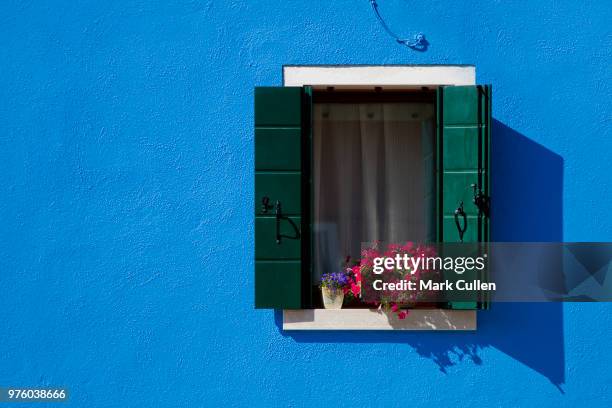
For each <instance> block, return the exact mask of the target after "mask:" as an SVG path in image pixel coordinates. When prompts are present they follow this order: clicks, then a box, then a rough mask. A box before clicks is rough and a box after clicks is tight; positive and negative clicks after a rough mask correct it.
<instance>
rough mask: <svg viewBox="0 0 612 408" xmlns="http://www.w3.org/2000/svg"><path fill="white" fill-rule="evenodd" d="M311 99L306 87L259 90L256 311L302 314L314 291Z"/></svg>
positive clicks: (257, 100)
mask: <svg viewBox="0 0 612 408" xmlns="http://www.w3.org/2000/svg"><path fill="white" fill-rule="evenodd" d="M309 95H310V89H308V88H301V87H257V88H255V307H256V308H270V309H272V308H274V309H299V308H301V307H303V304H304V303H305V302H304V301H305V297H306V295H305V293H307V290H309V287H310V284H309V282H307V278H308V277H307V274H306V272H305V271H306V268H307V264H308V262H307V261H308V259H309V257H308V256H304V254H305V253H308V252H309V242H310V236H309V235H310V234H309V232H308V230H309V224H308V223H309V217H308V214H309V212H308V211H309V208H308V207H309V204H308V203H309V200H308V198H309V191H310V187H309V180H308V173H309V172H308V167H309V159H308V160H304V159H303V157H308V158H310V153H309V149H310V148H309V141H310V137H309V136H310V97H309ZM307 152H308V154H307V155H305V154H304V153H307ZM265 197H267V199H268V205H267V206H264V204H263V200H264V198H265ZM277 203H278V205H279V206H280V214H279V216H278V217H277V215H276V212H277ZM278 235H280V236H278ZM277 238H278V241H277Z"/></svg>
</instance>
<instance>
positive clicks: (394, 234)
mask: <svg viewBox="0 0 612 408" xmlns="http://www.w3.org/2000/svg"><path fill="white" fill-rule="evenodd" d="M314 115H315V116H314V131H313V139H314V140H313V181H314V234H315V235H314V255H315V265H314V266H315V268H314V271H315V276H314V278H315V279H318V278H319V277H320V274H322V273H326V272H332V271H337V270H339V268H340V266H341V264H342V261H343V259H344V258H345V257H346V256H347V255H350V256H351V257H352V258H353V259H358V258H359V253H360V249H361V243H362V242H372V241H375V240H380V241H386V242H403V241H418V242H428V241H433V239H434V238H435V222H434V209H435V201H434V200H435V182H434V181H435V178H434V171H435V167H434V166H435V163H434V159H435V155H434V151H435V136H434V123H433V118H434V111H433V105H431V104H426V103H367V104H366V103H361V104H345V103H329V104H315V107H314Z"/></svg>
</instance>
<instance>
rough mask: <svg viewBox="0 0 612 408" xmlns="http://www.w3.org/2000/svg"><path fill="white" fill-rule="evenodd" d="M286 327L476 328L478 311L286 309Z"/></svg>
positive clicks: (329, 328) (347, 328) (284, 314)
mask: <svg viewBox="0 0 612 408" xmlns="http://www.w3.org/2000/svg"><path fill="white" fill-rule="evenodd" d="M283 330H476V311H475V310H445V309H413V310H410V313H409V314H408V316H407V317H406V318H405V319H404V320H400V319H398V318H397V316H395V314H393V313H390V314H389V315H387V314H386V313H384V312H381V311H378V310H377V309H339V310H330V309H303V310H283Z"/></svg>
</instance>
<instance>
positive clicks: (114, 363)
mask: <svg viewBox="0 0 612 408" xmlns="http://www.w3.org/2000/svg"><path fill="white" fill-rule="evenodd" d="M379 3H380V10H381V13H382V14H383V15H384V16H385V18H386V20H387V23H388V24H389V25H390V26H391V27H392V28H393V29H394V30H395V31H398V32H399V33H401V34H402V35H405V36H410V35H412V34H414V33H415V32H417V31H423V32H424V33H425V34H426V35H427V38H428V40H429V42H430V47H429V49H428V50H427V51H426V52H423V53H416V52H412V51H410V50H408V49H407V48H405V47H402V46H400V45H398V44H396V43H394V42H393V40H392V39H391V38H389V37H388V36H387V35H386V34H385V33H384V32H383V31H382V30H381V28H380V26H379V25H378V24H377V22H376V20H375V18H374V15H373V14H372V12H371V10H370V6H369V2H368V1H367V0H360V1H355V0H353V1H340V0H334V1H300V2H298V1H286V2H283V1H279V2H271V1H263V0H257V1H248V2H238V1H196V0H186V1H179V0H165V1H144V0H143V1H132V0H127V1H79V2H75V1H67V0H58V1H55V2H42V1H40V2H23V1H16V0H4V1H2V2H0V16H1V17H0V20H1V22H2V23H1V24H0V39H1V44H2V46H0V100H1V102H0V194H1V196H0V197H1V200H0V226H1V228H0V288H1V289H2V292H1V295H0V386H41V385H63V386H67V387H69V388H70V389H71V392H72V399H71V405H72V406H80V407H86V406H87V407H94V406H105V407H113V406H116V407H126V406H147V407H152V406H242V405H247V404H248V405H251V406H275V405H279V406H303V405H312V406H321V407H323V406H337V404H341V405H352V406H366V405H383V404H385V405H387V406H426V405H429V406H435V405H438V406H452V405H455V404H460V406H468V405H472V406H476V405H478V406H540V407H553V406H554V407H557V406H573V407H575V406H589V407H594V406H612V396H611V394H610V393H609V392H608V391H607V390H609V388H610V387H611V386H612V370H611V369H610V366H611V363H612V357H611V355H610V353H611V351H612V336H611V328H612V305H609V304H573V305H564V306H562V305H557V304H547V305H514V306H513V305H495V307H494V308H493V310H491V311H487V312H483V313H480V315H479V325H480V328H479V330H478V332H477V333H468V334H452V333H446V334H444V333H428V334H410V333H316V332H313V333H301V334H290V333H283V332H281V331H280V330H279V327H278V325H279V315H278V314H275V313H274V312H272V311H255V310H253V307H252V305H253V289H252V286H253V272H252V271H253V215H252V204H251V202H252V196H253V183H252V180H253V125H252V123H253V97H252V93H253V87H254V86H255V85H280V84H281V78H282V77H281V67H282V65H283V64H474V65H476V67H477V76H478V82H479V83H492V84H493V86H494V102H493V104H494V116H495V119H496V121H495V127H494V132H495V133H494V151H493V157H494V160H495V163H494V168H493V171H494V186H493V197H494V208H493V213H494V217H495V224H494V231H493V234H494V237H495V238H496V239H497V240H553V241H555V240H565V241H610V240H612V211H611V210H612V208H611V205H610V197H611V193H612V176H611V174H612V160H610V152H611V151H612V137H611V136H612V135H611V126H612V123H611V121H610V117H611V116H612V115H611V113H612V110H611V108H610V104H609V101H610V97H611V96H612V95H611V85H610V84H611V83H612V81H611V79H612V78H611V73H612V71H611V70H610V66H609V63H610V60H611V51H610V50H611V49H612V33H611V29H610V25H609V22H610V21H612V12H611V11H610V7H609V4H608V2H605V1H593V2H577V1H561V2H559V1H538V2H531V3H529V4H526V3H525V2H521V1H513V2H510V1H489V0H487V1H482V0H469V1H464V2H461V4H458V2H456V1H450V0H449V1H442V0H436V1H428V2H414V1H408V0H406V1H401V0H386V1H385V0H381V1H380V2H379Z"/></svg>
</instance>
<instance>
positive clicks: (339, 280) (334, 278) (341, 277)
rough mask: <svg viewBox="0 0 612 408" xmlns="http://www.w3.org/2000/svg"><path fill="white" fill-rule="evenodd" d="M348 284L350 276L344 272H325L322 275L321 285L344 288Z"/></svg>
mask: <svg viewBox="0 0 612 408" xmlns="http://www.w3.org/2000/svg"><path fill="white" fill-rule="evenodd" d="M347 284H348V277H347V276H346V274H345V273H344V272H331V273H325V274H323V276H321V287H324V288H336V289H339V288H344V287H345V286H347Z"/></svg>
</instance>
